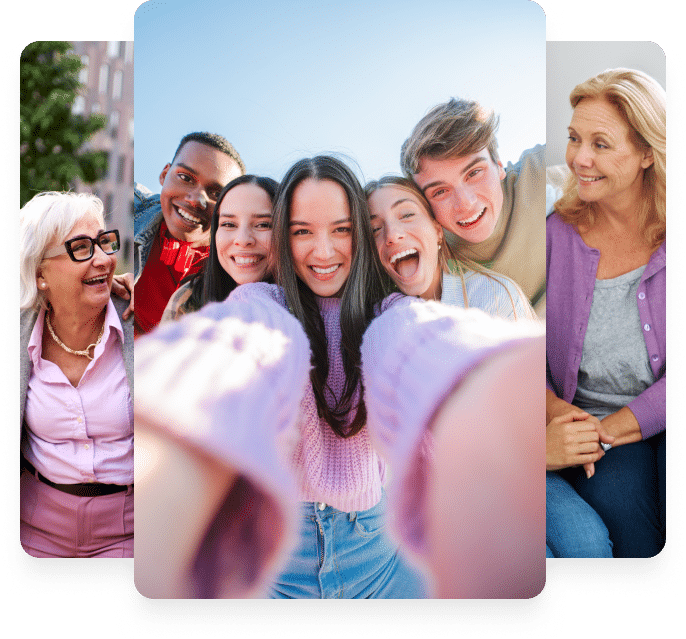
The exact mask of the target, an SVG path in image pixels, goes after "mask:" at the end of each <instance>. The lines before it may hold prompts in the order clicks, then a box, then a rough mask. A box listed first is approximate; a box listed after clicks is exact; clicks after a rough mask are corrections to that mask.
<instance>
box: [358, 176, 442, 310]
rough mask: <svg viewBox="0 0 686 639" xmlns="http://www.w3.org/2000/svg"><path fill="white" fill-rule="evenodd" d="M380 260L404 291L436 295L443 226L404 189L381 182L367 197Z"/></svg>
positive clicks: (434, 297) (439, 280) (434, 296)
mask: <svg viewBox="0 0 686 639" xmlns="http://www.w3.org/2000/svg"><path fill="white" fill-rule="evenodd" d="M368 204H369V212H370V213H371V220H372V229H373V231H374V239H375V241H376V248H377V250H378V251H379V257H380V258H381V263H382V264H383V267H384V268H385V269H386V272H387V273H388V274H389V275H390V276H391V278H392V279H393V281H394V282H395V283H396V284H397V285H398V288H399V289H400V290H401V291H402V292H403V293H405V295H418V296H420V297H423V298H424V299H437V298H438V297H439V291H440V282H441V268H440V265H439V261H438V244H439V242H441V241H442V238H443V230H442V229H441V226H440V224H438V222H436V220H434V219H433V218H432V217H431V215H430V214H429V212H428V211H427V210H426V208H425V205H424V204H422V202H421V201H420V200H419V198H417V196H416V195H414V194H413V193H412V192H410V191H408V190H407V189H404V188H401V187H399V186H392V185H387V186H382V187H381V188H378V189H376V190H375V191H374V192H373V193H372V194H371V195H370V196H369V199H368Z"/></svg>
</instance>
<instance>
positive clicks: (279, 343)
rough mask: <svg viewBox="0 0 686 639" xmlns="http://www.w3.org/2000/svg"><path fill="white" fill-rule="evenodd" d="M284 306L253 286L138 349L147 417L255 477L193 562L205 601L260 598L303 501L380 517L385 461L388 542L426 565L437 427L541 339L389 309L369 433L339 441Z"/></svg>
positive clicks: (535, 330) (432, 308) (366, 348)
mask: <svg viewBox="0 0 686 639" xmlns="http://www.w3.org/2000/svg"><path fill="white" fill-rule="evenodd" d="M285 306H286V305H285V299H284V296H283V293H282V291H281V289H280V288H279V287H277V286H275V285H270V284H265V283H258V284H246V285H243V286H240V287H238V288H237V289H236V290H235V291H234V292H233V293H232V294H231V296H230V297H229V299H228V300H227V301H226V302H223V303H220V304H210V305H208V306H206V307H205V308H204V309H202V310H201V311H199V312H198V313H194V314H191V315H189V316H187V317H184V318H182V319H181V320H180V321H179V322H174V323H171V324H168V325H165V326H161V327H159V328H158V329H157V330H155V331H153V332H152V333H150V334H149V335H148V336H145V337H141V338H139V340H138V342H137V343H136V403H135V404H136V414H137V415H139V416H144V417H145V418H146V421H148V422H149V423H150V422H152V423H153V424H157V425H158V426H159V428H160V429H161V430H164V431H165V432H166V433H167V435H168V436H171V437H174V438H176V439H177V440H178V441H180V442H182V443H184V444H185V445H187V446H188V447H189V448H194V449H197V450H200V451H202V452H203V453H204V454H207V455H210V456H212V457H213V458H214V459H217V460H219V461H223V462H225V463H228V464H229V465H231V466H232V467H233V468H236V469H238V471H239V472H241V473H242V474H243V477H244V478H245V481H243V482H242V483H241V484H240V488H239V489H237V490H239V491H241V495H238V496H237V495H236V494H235V491H232V493H231V494H230V495H229V497H228V498H227V503H226V504H225V506H224V507H223V508H222V509H221V510H220V512H219V513H218V514H217V517H216V519H215V522H214V523H213V524H212V526H210V530H209V531H208V535H207V539H206V540H205V542H204V543H203V545H202V547H201V549H200V552H199V554H198V557H197V558H196V564H195V573H194V578H195V579H196V580H197V582H198V584H199V585H198V589H199V590H198V592H199V593H200V594H199V595H198V596H205V597H207V596H229V597H242V596H247V595H250V594H255V593H259V592H260V589H261V588H262V587H264V586H265V584H267V583H269V581H270V579H271V578H273V577H274V576H275V575H276V574H277V573H278V571H279V569H280V567H281V565H282V563H281V562H282V560H283V558H284V557H285V556H287V554H288V553H289V551H290V550H291V549H292V548H293V546H294V544H295V543H296V541H297V529H298V523H297V508H296V502H297V500H306V501H322V502H325V503H327V504H329V505H332V506H334V507H335V508H338V509H340V510H344V511H352V510H363V509H367V508H370V507H372V506H373V505H375V504H376V503H377V502H378V501H379V499H380V495H381V487H382V485H383V482H384V476H385V468H386V466H385V462H384V459H386V460H387V461H388V463H389V464H390V467H391V468H392V470H393V472H392V474H393V477H394V481H393V485H392V486H391V488H390V489H389V508H390V511H391V512H389V517H390V520H391V522H392V528H391V530H392V532H393V533H395V536H396V537H397V538H398V539H399V540H400V541H401V542H403V543H404V545H405V547H406V548H408V549H410V550H411V551H415V552H416V553H418V554H419V556H421V555H422V553H423V551H424V527H425V514H424V502H425V499H424V497H425V496H424V494H423V492H422V489H423V486H425V484H426V481H425V477H424V475H425V473H426V468H427V467H426V463H425V461H426V458H427V456H428V455H429V454H430V448H431V434H430V432H429V430H428V425H429V424H430V422H431V418H432V416H433V414H434V413H435V411H436V409H437V408H438V407H439V406H440V404H441V402H442V401H443V399H444V398H445V397H446V396H447V395H448V393H449V392H450V391H451V390H452V389H453V388H454V387H455V385H456V384H458V383H459V381H460V380H461V379H462V378H463V377H464V376H466V375H467V374H468V373H469V372H470V371H471V370H472V369H473V368H474V367H475V366H476V365H478V363H479V362H481V361H483V359H484V358H486V357H488V356H489V355H491V354H493V353H494V352H496V351H500V350H502V349H505V348H508V347H510V346H511V345H512V344H513V342H514V341H517V340H521V339H526V338H527V337H531V336H540V334H541V332H542V330H541V328H540V327H539V326H536V325H534V324H530V323H527V322H516V323H515V322H507V321H505V320H500V319H498V318H491V317H489V316H487V315H486V314H485V313H483V312H481V311H479V310H476V309H470V310H464V309H460V308H456V307H449V306H447V305H443V304H441V303H439V302H423V301H422V300H418V299H417V298H406V297H402V296H400V295H394V296H391V297H390V298H387V299H386V300H384V302H383V303H382V304H381V309H380V311H381V314H380V315H379V317H377V318H376V319H375V320H374V321H373V322H372V323H371V324H370V326H369V328H368V329H367V332H366V333H365V337H364V341H363V344H362V348H361V354H362V373H363V379H364V386H365V403H366V406H367V412H368V421H367V425H366V427H365V428H363V429H362V431H360V433H358V434H357V435H355V436H354V437H351V438H348V439H342V438H339V437H337V436H336V435H335V434H334V432H333V431H332V430H331V428H330V427H329V426H328V425H327V424H326V423H324V422H323V421H321V420H320V419H319V417H318V416H317V408H316V403H315V399H314V395H313V392H312V388H311V384H310V383H309V370H310V353H309V342H308V340H307V337H306V336H305V333H304V330H303V329H302V326H301V325H300V323H299V322H298V321H297V320H296V319H295V318H294V317H293V316H292V315H291V314H290V313H289V312H288V310H287V309H286V308H285ZM320 309H321V312H322V317H323V319H324V324H325V328H326V334H327V339H328V341H329V343H328V348H329V360H330V374H329V383H330V385H331V387H332V389H333V391H334V392H335V393H340V392H341V391H342V386H343V382H344V378H343V368H342V362H341V357H340V336H341V333H340V322H339V313H340V303H339V300H336V299H321V300H320ZM161 399H162V401H161ZM236 504H240V515H239V514H238V513H237V512H236V509H237V506H236ZM275 521H278V523H279V525H278V526H276V525H271V524H270V522H275ZM256 522H258V523H256ZM246 540H249V541H246ZM246 544H247V545H246ZM218 549H221V551H219V550H218ZM267 556H268V557H269V559H267ZM275 557H276V560H275Z"/></svg>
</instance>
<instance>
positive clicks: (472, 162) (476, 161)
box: [422, 155, 487, 193]
mask: <svg viewBox="0 0 686 639" xmlns="http://www.w3.org/2000/svg"><path fill="white" fill-rule="evenodd" d="M486 160H487V158H486V156H485V155H480V156H479V157H477V158H474V159H473V160H472V161H471V162H470V163H469V164H467V166H465V167H464V168H463V169H462V171H460V175H464V174H465V173H467V172H468V171H469V170H470V169H471V168H472V167H473V166H474V165H475V164H479V162H484V161H486ZM439 184H443V180H434V181H433V182H429V183H428V184H427V185H426V186H425V187H424V188H423V189H422V193H426V191H427V190H428V189H430V188H431V187H432V186H438V185H439Z"/></svg>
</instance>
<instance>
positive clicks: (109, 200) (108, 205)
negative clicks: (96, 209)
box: [105, 193, 114, 225]
mask: <svg viewBox="0 0 686 639" xmlns="http://www.w3.org/2000/svg"><path fill="white" fill-rule="evenodd" d="M113 205H114V198H113V197H112V194H111V193H108V194H107V195H106V196H105V225H107V223H108V222H110V221H111V220H112V206H113Z"/></svg>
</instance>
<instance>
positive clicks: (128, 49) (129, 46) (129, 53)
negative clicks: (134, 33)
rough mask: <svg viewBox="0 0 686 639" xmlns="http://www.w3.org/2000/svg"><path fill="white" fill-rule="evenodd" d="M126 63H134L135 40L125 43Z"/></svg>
mask: <svg viewBox="0 0 686 639" xmlns="http://www.w3.org/2000/svg"><path fill="white" fill-rule="evenodd" d="M124 62H133V40H127V41H126V43H125V46H124Z"/></svg>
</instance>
